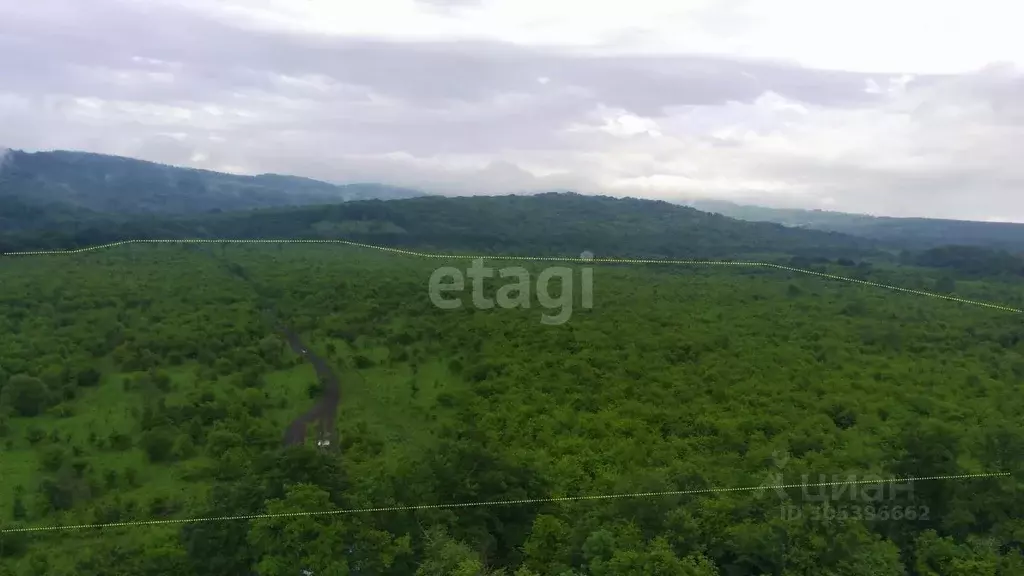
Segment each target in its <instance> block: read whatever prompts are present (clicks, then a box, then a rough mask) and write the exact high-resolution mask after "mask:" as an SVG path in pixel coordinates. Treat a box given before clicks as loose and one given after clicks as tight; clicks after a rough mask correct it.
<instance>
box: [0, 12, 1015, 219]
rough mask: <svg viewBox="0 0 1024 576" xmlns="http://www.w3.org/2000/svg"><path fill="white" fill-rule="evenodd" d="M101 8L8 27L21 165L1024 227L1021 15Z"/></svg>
mask: <svg viewBox="0 0 1024 576" xmlns="http://www.w3.org/2000/svg"><path fill="white" fill-rule="evenodd" d="M96 1H97V2H100V3H101V4H103V6H105V7H106V8H105V9H104V10H99V9H97V10H93V11H85V10H83V9H82V8H81V5H80V4H78V3H75V2H73V1H72V0H38V1H37V2H33V3H31V4H22V5H17V6H15V5H13V4H11V5H9V6H5V7H2V8H0V72H2V73H3V76H4V79H5V86H4V92H2V93H0V123H2V124H3V126H4V130H5V135H4V138H9V139H10V140H9V141H5V142H3V144H5V145H9V146H14V147H23V148H28V149H45V148H74V149H87V150H93V151H97V152H107V153H115V154H125V155H134V156H139V157H144V158H148V159H152V160H157V161H162V162H170V163H180V164H186V165H193V166H197V167H204V168H209V169H230V170H231V171H235V172H267V171H277V172H286V173H287V172H290V173H298V174H301V175H307V176H311V177H319V178H325V179H331V180H337V181H353V180H380V181H387V182H392V183H395V184H403V185H410V186H422V187H425V188H430V189H433V190H435V191H448V192H454V193H496V192H502V191H522V190H540V189H545V188H559V189H562V188H575V189H578V190H581V191H584V192H605V193H613V194H636V195H646V196H652V197H665V198H668V197H674V196H683V195H714V196H718V197H727V198H731V199H748V200H754V201H759V202H762V203H770V204H777V205H802V206H808V207H822V206H828V207H829V208H831V209H837V210H855V211H864V212H870V213H877V214H893V215H915V214H916V215H930V216H945V217H969V218H979V219H984V218H989V217H992V215H993V214H995V215H999V216H997V217H999V218H1003V219H1006V218H1010V219H1017V220H1024V195H1022V194H1020V193H1019V190H1020V189H1022V187H1024V168H1021V167H1019V166H1021V164H1020V163H1019V162H1018V160H1017V158H1016V156H1017V155H1019V152H1018V151H1019V150H1020V149H1021V148H1022V147H1024V74H1022V73H1021V70H1020V68H1019V67H1018V65H1024V36H1021V35H1019V34H1018V33H1017V31H1016V29H1015V23H1016V22H1017V21H1019V16H1020V13H1019V12H1020V10H1021V8H1017V7H1015V6H1014V5H1013V4H1009V3H1005V2H1002V1H1000V2H998V3H997V2H996V1H995V0H977V1H975V2H971V3H970V4H964V3H950V2H945V1H935V2H929V3H925V2H923V1H921V0H908V1H905V2H901V3H898V4H891V3H882V2H881V0H863V1H860V2H853V1H852V0H836V1H835V2H827V3H821V2H811V1H809V0H807V1H798V0H773V1H772V2H761V1H753V0H675V1H673V2H669V1H660V2H659V1H654V0H632V1H631V2H627V3H615V2H609V3H593V2H589V3H583V2H581V1H575V0H574V1H568V0H566V1H563V2H551V1H550V0H544V1H541V0H480V1H474V0H429V1H424V0H377V1H375V2H370V3H363V4H359V5H358V6H356V5H351V4H347V3H343V2H337V1H336V0H303V1H301V2H295V1H292V0H220V1H216V2H215V1H213V0H174V1H173V2H172V1H171V0H96ZM154 20H155V21H159V22H161V23H163V26H161V27H156V28H146V27H145V23H146V22H150V21H154ZM110 38H117V39H118V43H117V45H116V46H115V45H114V44H112V43H110V41H109V39H110ZM425 40H429V41H430V42H424V41H425ZM466 40H476V41H478V42H476V43H468V42H464V41H466ZM459 41H463V42H461V43H460V42H459ZM483 41H487V42H483ZM417 42H418V43H417ZM497 42H505V44H500V43H497ZM508 43H511V44H508ZM694 54H705V55H706V54H719V55H722V56H721V57H716V58H710V57H702V58H697V57H694V56H693V55H694ZM755 57H760V58H770V59H774V60H773V61H771V62H767V61H761V60H754V58H755ZM1000 63H1002V64H1000ZM972 70H973V71H974V72H970V73H968V71H972ZM853 72H863V73H853ZM938 74H942V75H938Z"/></svg>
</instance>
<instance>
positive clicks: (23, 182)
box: [0, 150, 422, 228]
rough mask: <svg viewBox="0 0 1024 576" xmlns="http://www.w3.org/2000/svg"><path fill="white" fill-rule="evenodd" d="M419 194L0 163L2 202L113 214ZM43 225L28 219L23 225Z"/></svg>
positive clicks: (97, 161) (102, 165) (120, 162)
mask: <svg viewBox="0 0 1024 576" xmlns="http://www.w3.org/2000/svg"><path fill="white" fill-rule="evenodd" d="M419 195H422V193H421V192H419V191H416V190H409V189H405V188H397V187H392V186H385V185H382V184H345V185H338V184H330V183H327V182H320V181H317V180H310V179H308V178H300V177H297V176H282V175H278V174H263V175H259V176H238V175H234V174H223V173H219V172H211V171H207V170H195V169H191V168H180V167H175V166H167V165H163V164H156V163H153V162H146V161H143V160H136V159H132V158H123V157H119V156H105V155H101V154H90V153H84V152H68V151H55V152H35V153H27V152H20V151H17V150H11V151H8V152H7V153H6V154H5V155H4V156H3V161H2V162H0V200H5V201H7V202H10V201H12V200H17V201H19V202H22V203H26V204H30V205H34V206H47V207H48V208H52V207H53V206H54V205H60V206H66V208H65V209H86V210H91V211H96V212H106V213H125V214H140V213H152V214H189V213H201V212H208V211H217V210H223V211H228V210H247V209H252V208H266V207H274V206H301V205H308V204H323V203H329V202H346V201H349V200H366V199H372V198H381V199H392V198H409V197H414V196H419ZM37 224H38V222H37V221H35V220H26V221H22V224H21V225H20V227H23V228H31V227H36V228H38V227H39V226H38V225H37Z"/></svg>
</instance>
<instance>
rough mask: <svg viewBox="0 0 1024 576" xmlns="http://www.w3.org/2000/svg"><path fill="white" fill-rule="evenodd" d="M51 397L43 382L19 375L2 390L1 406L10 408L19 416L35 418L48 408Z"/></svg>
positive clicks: (0, 394)
mask: <svg viewBox="0 0 1024 576" xmlns="http://www.w3.org/2000/svg"><path fill="white" fill-rule="evenodd" d="M49 396H50V394H49V391H48V390H47V387H46V384H44V383H43V381H42V380H40V379H39V378H33V377H31V376H28V375H26V374H18V375H15V376H12V377H11V378H10V380H8V381H7V384H6V385H5V386H4V387H3V389H2V390H0V406H9V407H10V408H11V409H13V410H14V412H15V413H16V414H18V415H19V416H35V415H37V414H39V413H40V412H42V411H43V410H44V409H45V408H46V406H47V403H48V402H49Z"/></svg>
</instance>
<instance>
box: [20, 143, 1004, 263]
mask: <svg viewBox="0 0 1024 576" xmlns="http://www.w3.org/2000/svg"><path fill="white" fill-rule="evenodd" d="M681 204H682V203H675V204H674V203H669V202H664V201H655V200H643V199H633V198H624V199H616V198H611V197H605V196H586V195H580V194H577V193H571V192H570V193H553V192H548V193H538V194H530V195H508V196H468V197H441V196H427V195H426V194H425V193H423V192H421V191H418V190H413V189H408V188H399V187H394V186H389V185H386V184H376V183H362V184H332V183H327V182H322V181H318V180H313V179H309V178H304V177H300V176H290V175H280V174H263V175H258V176H240V175H234V174H225V173H218V172H210V171H205V170H196V169H190V168H179V167H173V166H166V165H162V164H156V163H152V162H146V161H141V160H136V159H131V158H123V157H116V156H104V155H98V154H89V153H80V152H67V151H56V152H38V153H25V152H20V151H13V150H12V151H9V152H7V153H6V154H5V156H4V159H3V161H2V163H0V251H22V250H36V249H66V248H77V247H83V246H88V245H95V244H103V243H108V242H115V241H120V240H126V239H145V238H211V239H213V238H268V237H275V238H342V239H348V240H356V241H364V242H371V243H377V244H385V245H392V246H406V247H420V248H422V247H433V248H437V249H439V250H469V251H479V252H481V253H505V254H508V253H520V254H522V253H532V254H536V255H541V254H545V255H572V256H575V255H576V254H578V253H579V252H581V251H583V250H591V251H594V252H596V253H598V254H601V255H605V256H612V255H614V256H619V257H659V258H696V259H701V258H714V259H722V258H739V257H751V256H766V255H772V256H779V255H785V256H790V257H801V258H812V259H813V258H829V259H835V258H843V259H845V260H849V259H851V258H852V259H861V258H876V259H877V258H884V259H889V260H892V259H893V258H895V254H896V253H899V252H901V251H906V250H910V251H914V252H917V253H919V254H917V255H915V256H904V257H903V261H904V262H911V263H919V264H922V265H928V266H935V267H951V268H955V269H959V270H963V271H970V272H971V273H980V272H984V273H998V274H1002V275H1006V274H1011V275H1019V273H1020V271H1021V268H1022V264H1021V262H1022V261H1021V258H1020V256H1017V255H1013V254H1010V253H1011V252H1012V253H1020V252H1024V225H1021V224H1006V223H992V222H965V221H953V220H930V219H925V218H883V217H874V216H866V215H858V214H845V213H839V212H823V211H816V210H797V209H774V208H763V207H757V206H742V205H737V204H732V203H729V202H722V201H715V200H696V201H691V202H687V203H686V204H688V205H681ZM950 245H959V246H961V248H958V249H956V250H952V251H951V250H949V249H947V248H948V247H949V246H950ZM965 247H974V248H977V249H966V248H965ZM929 250H931V252H928V251H929Z"/></svg>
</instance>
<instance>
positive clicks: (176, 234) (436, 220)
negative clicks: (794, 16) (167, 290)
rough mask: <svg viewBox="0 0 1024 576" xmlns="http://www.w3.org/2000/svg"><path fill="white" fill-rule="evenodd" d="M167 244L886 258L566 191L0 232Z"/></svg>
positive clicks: (811, 236)
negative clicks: (345, 243)
mask: <svg viewBox="0 0 1024 576" xmlns="http://www.w3.org/2000/svg"><path fill="white" fill-rule="evenodd" d="M172 238H204V239H218V238H228V239H246V238H271V239H285V238H303V239H305V238H344V239H346V240H353V241H357V242H366V243H376V244H383V245H387V246H395V247H405V248H417V249H428V250H429V249H439V250H440V249H443V250H449V251H451V250H459V251H471V252H479V253H486V254H532V255H560V256H578V255H579V254H580V252H582V251H583V250H590V251H592V252H594V253H595V254H597V255H599V256H621V257H637V258H639V257H670V258H739V257H752V256H758V255H760V256H781V255H785V256H786V257H789V256H801V257H806V258H840V257H843V258H856V259H860V258H865V257H869V256H870V257H876V258H883V257H887V256H888V255H887V253H885V252H882V251H880V250H879V249H878V248H877V247H876V246H875V244H874V243H873V242H871V241H868V240H864V239H861V238H856V237H853V236H844V235H842V234H835V233H829V232H820V231H815V230H793V229H789V228H785V227H784V226H781V225H778V224H768V223H754V222H741V221H738V220H732V219H730V218H725V217H722V216H717V215H713V214H707V213H704V212H700V211H697V210H694V209H692V208H687V207H683V206H675V205H672V204H668V203H666V202H653V201H649V200H636V199H614V198H607V197H594V196H582V195H579V194H568V193H566V194H539V195H535V196H499V197H463V198H442V197H425V198H409V199H404V200H389V201H380V200H368V201H358V202H346V203H344V204H334V205H324V206H308V207H300V208H279V209H268V210H252V211H247V212H231V213H223V214H210V215H203V216H193V217H188V218H185V217H180V218H173V219H171V218H162V219H157V218H150V219H147V220H145V221H140V220H138V219H132V220H128V219H123V220H120V221H116V220H114V219H113V217H111V220H110V221H109V222H106V223H97V222H92V223H89V224H88V225H82V226H79V227H77V228H75V227H64V228H63V229H59V230H58V229H52V230H48V231H47V233H46V234H45V235H40V234H39V233H32V234H21V235H18V234H8V235H6V236H3V235H0V251H4V252H10V251H18V250H38V249H65V248H76V247H83V246H92V245H97V244H104V243H109V242H114V241H118V240H128V239H172ZM893 258H895V257H892V258H890V259H893Z"/></svg>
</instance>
